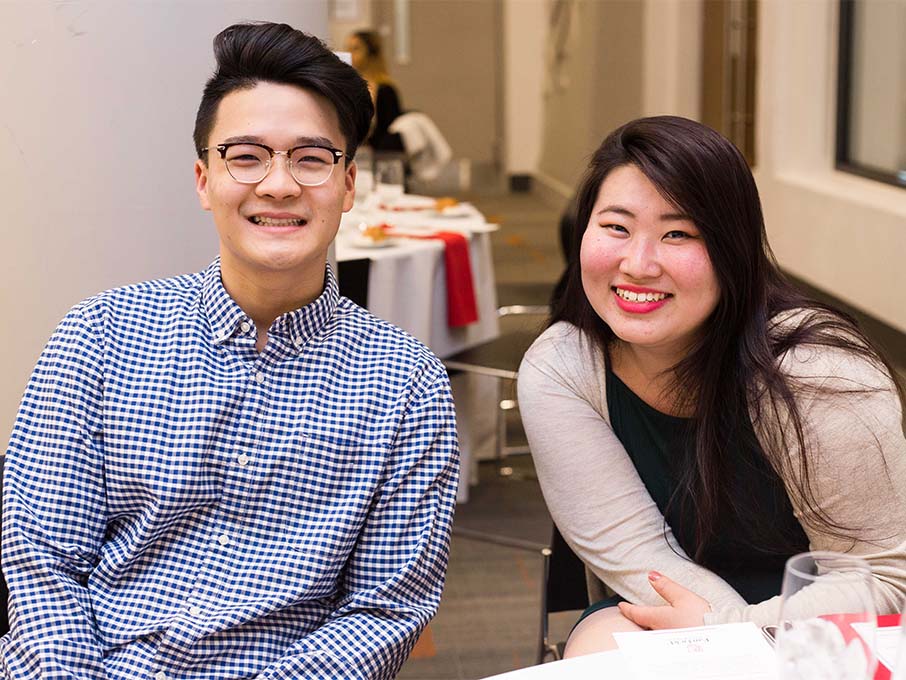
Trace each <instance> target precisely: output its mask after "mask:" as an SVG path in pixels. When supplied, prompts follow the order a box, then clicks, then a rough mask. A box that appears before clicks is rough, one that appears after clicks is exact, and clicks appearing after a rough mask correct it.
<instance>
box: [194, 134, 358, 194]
mask: <svg viewBox="0 0 906 680" xmlns="http://www.w3.org/2000/svg"><path fill="white" fill-rule="evenodd" d="M234 146H257V147H258V148H259V149H264V150H265V151H267V153H268V154H269V155H270V158H268V160H267V163H266V164H265V168H264V174H263V175H261V179H256V180H254V181H251V180H247V179H239V178H237V177H236V176H235V175H234V174H233V171H232V170H230V164H229V163H227V162H226V153H227V151H228V150H229V149H230V148H231V147H234ZM211 149H217V151H218V152H219V153H220V158H221V159H222V160H223V164H224V165H225V166H226V169H227V172H228V173H229V174H230V177H232V178H233V179H234V180H235V181H236V182H239V183H240V184H259V183H260V182H263V181H264V180H265V178H266V177H267V176H268V175H269V174H270V171H271V167H273V165H274V156H283V157H284V159H285V161H286V169H287V170H288V171H289V175H290V177H292V178H293V180H294V181H295V182H296V184H298V185H299V186H303V187H319V186H321V185H322V184H324V183H325V182H327V180H329V179H330V176H331V175H333V169H334V168H335V167H336V166H337V163H339V162H340V159H341V158H346V159H347V160H349V161H351V160H352V156H350V155H349V154H347V153H344V152H343V151H341V150H340V149H334V148H333V147H332V146H324V145H322V144H299V145H298V146H294V147H292V148H289V149H287V150H286V151H276V150H274V149H272V148H271V147H269V146H268V145H267V144H259V143H258V142H228V143H226V144H217V145H216V146H213V147H210V146H206V147H204V148H203V149H202V150H201V152H202V153H207V152H208V151H210V150H211ZM296 149H324V150H325V151H329V152H330V153H331V154H332V155H333V165H332V166H330V172H328V173H327V177H325V178H324V179H322V180H321V181H320V182H315V183H314V184H310V183H306V182H302V181H300V180H299V178H298V177H296V173H294V172H293V166H292V163H290V161H289V158H290V156H292V154H293V152H294V151H295V150H296Z"/></svg>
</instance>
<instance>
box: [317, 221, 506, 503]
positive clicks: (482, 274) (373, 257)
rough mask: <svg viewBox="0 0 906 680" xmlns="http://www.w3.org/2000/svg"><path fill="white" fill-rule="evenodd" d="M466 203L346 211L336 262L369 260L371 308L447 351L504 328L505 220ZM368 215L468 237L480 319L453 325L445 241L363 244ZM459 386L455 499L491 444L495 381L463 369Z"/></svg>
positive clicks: (462, 497)
mask: <svg viewBox="0 0 906 680" xmlns="http://www.w3.org/2000/svg"><path fill="white" fill-rule="evenodd" d="M461 205H463V206H465V209H463V210H462V212H463V213H464V214H463V215H461V216H458V217H440V216H434V215H432V214H430V213H429V212H428V211H407V212H402V211H401V212H392V211H377V210H369V211H363V210H357V209H354V210H352V211H350V212H348V213H345V214H344V216H343V219H342V221H341V223H340V233H339V234H338V236H337V240H336V250H335V253H336V259H337V262H346V261H349V260H358V259H366V258H367V259H369V260H370V264H369V272H368V310H369V311H370V312H371V313H372V314H374V315H375V316H377V317H380V318H382V319H384V320H386V321H389V322H390V323H392V324H394V325H396V326H399V327H400V328H402V329H403V330H405V331H406V332H408V333H410V334H411V335H413V336H414V337H416V338H418V339H419V340H421V341H422V342H423V343H425V344H426V345H427V346H428V347H429V348H430V349H431V351H433V352H434V353H435V354H436V355H437V356H439V357H441V358H444V357H448V356H451V355H453V354H455V353H457V352H459V351H462V350H464V349H467V348H469V347H473V346H475V345H478V344H481V343H482V342H486V341H488V340H492V339H494V338H495V337H497V336H498V335H499V333H500V326H499V322H498V318H497V289H496V283H495V280H494V262H493V258H492V253H491V236H490V235H491V233H492V232H494V231H496V230H497V229H498V228H499V227H498V226H497V225H495V224H488V223H487V222H485V219H484V216H483V215H482V214H481V213H480V212H479V211H478V210H476V209H475V208H474V207H472V206H469V205H468V204H461ZM362 222H364V223H365V224H366V225H376V224H380V223H385V222H386V223H388V224H391V225H393V227H394V228H395V229H396V230H398V231H401V232H411V233H414V234H429V233H431V232H432V231H454V232H459V233H462V234H463V235H464V236H465V237H466V238H468V239H469V255H470V263H471V265H472V278H473V284H474V290H475V301H476V304H477V306H478V321H476V322H475V323H472V324H469V325H468V326H463V327H460V328H450V327H449V326H448V325H447V300H446V288H447V286H446V280H445V267H444V244H443V242H442V241H439V240H422V239H410V238H395V239H394V241H393V245H390V246H382V247H370V248H363V247H357V245H356V244H357V242H358V240H357V238H356V237H357V235H358V233H359V229H358V226H359V224H360V223H362ZM340 276H341V277H342V274H341V275H340ZM453 390H454V397H455V398H456V401H457V413H458V416H459V422H458V429H459V443H460V451H461V459H462V466H461V469H462V472H461V478H460V485H459V493H458V495H457V500H458V501H459V502H465V501H466V500H467V499H468V489H469V484H470V483H474V482H475V481H476V480H475V477H476V474H475V472H476V468H475V466H474V464H473V461H475V460H477V456H478V455H480V454H484V453H485V452H487V451H491V450H493V441H494V437H495V436H496V421H495V419H494V400H495V399H496V391H495V389H494V382H493V380H488V379H482V378H480V377H478V376H465V375H462V376H456V378H455V379H454V380H453ZM467 412H468V415H467V416H466V413H467ZM476 415H477V416H478V417H475V416H476Z"/></svg>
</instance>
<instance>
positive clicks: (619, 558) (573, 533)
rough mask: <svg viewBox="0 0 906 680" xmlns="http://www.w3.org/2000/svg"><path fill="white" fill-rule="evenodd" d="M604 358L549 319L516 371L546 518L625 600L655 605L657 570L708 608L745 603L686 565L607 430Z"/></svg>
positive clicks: (564, 326) (699, 568) (711, 575)
mask: <svg viewBox="0 0 906 680" xmlns="http://www.w3.org/2000/svg"><path fill="white" fill-rule="evenodd" d="M604 370H605V366H604V360H603V357H602V356H600V352H598V351H597V350H595V349H594V348H593V346H592V345H591V343H590V342H587V341H585V340H584V339H583V338H582V336H581V334H580V332H579V331H578V330H577V329H575V327H573V326H570V325H568V324H557V325H555V326H552V327H551V328H550V329H548V331H546V332H545V333H544V334H543V335H542V336H541V337H540V338H539V339H538V340H537V341H536V342H535V344H534V345H533V346H532V347H531V348H530V349H529V351H528V353H527V354H526V357H525V359H524V360H523V362H522V365H521V366H520V368H519V382H518V390H519V410H520V413H521V415H522V420H523V423H524V425H525V431H526V435H527V437H528V440H529V446H530V447H531V449H532V456H533V459H534V461H535V469H536V471H537V473H538V480H539V481H540V483H541V490H542V492H543V493H544V499H545V501H546V503H547V506H548V509H549V510H550V513H551V517H552V518H553V520H554V522H555V523H556V525H557V527H559V529H560V532H561V533H562V534H563V537H564V538H565V539H566V542H567V543H568V544H569V545H570V547H571V548H572V549H573V551H575V553H576V555H578V556H579V558H580V559H581V560H582V561H583V562H584V563H585V565H586V566H587V567H588V568H589V569H590V570H591V571H592V572H593V573H594V575H595V576H596V577H597V578H598V579H600V580H601V581H603V582H604V583H605V584H606V585H607V586H608V587H609V588H611V589H613V590H614V591H615V592H616V593H617V594H619V595H621V596H622V597H624V598H625V599H626V600H628V601H629V602H633V603H637V604H646V605H657V604H664V602H663V601H662V600H661V599H660V597H659V596H658V594H657V593H656V592H655V591H654V590H653V589H652V588H651V585H650V584H649V582H648V577H647V575H648V572H649V571H651V570H657V571H660V572H661V573H662V574H664V575H666V576H669V577H670V578H672V579H673V580H675V581H677V582H678V583H680V584H682V585H684V586H685V587H687V588H690V589H691V590H693V591H694V592H696V593H697V594H698V595H700V596H701V597H703V598H705V599H706V600H707V601H708V602H709V604H710V605H711V607H712V608H713V609H722V608H724V607H731V606H739V605H742V604H744V603H745V600H744V599H743V598H742V597H741V596H740V595H739V594H738V593H737V592H736V591H735V590H734V589H733V588H732V587H731V586H730V585H729V584H727V582H726V581H724V580H723V579H722V578H720V577H719V576H717V575H716V574H714V573H713V572H711V571H709V570H708V569H706V568H704V567H702V566H699V565H697V564H695V563H694V562H692V561H691V560H690V559H689V558H688V557H687V556H686V555H685V553H684V552H683V549H682V548H681V547H680V546H679V543H678V542H677V541H676V539H675V537H674V536H673V532H672V531H671V530H670V528H669V527H668V526H666V525H665V523H664V518H663V515H662V514H661V512H660V511H659V510H658V508H657V505H656V504H655V503H654V500H653V499H652V498H651V496H650V494H649V493H648V491H647V489H646V488H645V485H644V484H643V482H642V480H641V479H640V477H639V475H638V473H637V472H636V469H635V467H634V466H633V464H632V461H631V460H630V459H629V456H628V454H627V453H626V450H625V449H624V448H623V445H622V444H621V443H620V441H619V439H617V437H616V435H615V434H614V432H613V429H612V428H611V426H610V421H609V418H608V414H607V400H606V395H605V392H604Z"/></svg>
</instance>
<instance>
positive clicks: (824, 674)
mask: <svg viewBox="0 0 906 680" xmlns="http://www.w3.org/2000/svg"><path fill="white" fill-rule="evenodd" d="M781 597H782V603H781V609H780V619H779V622H778V627H777V659H778V663H779V671H780V673H779V676H780V678H781V680H871V678H872V677H873V676H874V671H875V666H876V665H877V659H876V657H875V651H874V633H875V628H876V626H877V617H876V615H875V604H874V596H873V592H872V577H871V568H870V567H869V566H868V563H867V562H865V560H862V559H860V558H858V557H852V556H850V555H844V554H841V553H833V552H808V553H802V554H800V555H794V556H793V557H791V558H790V559H789V560H787V563H786V567H785V568H784V572H783V589H782V591H781ZM822 606H823V607H824V608H825V611H821V612H820V613H816V607H822Z"/></svg>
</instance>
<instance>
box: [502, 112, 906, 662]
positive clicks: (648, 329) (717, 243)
mask: <svg viewBox="0 0 906 680" xmlns="http://www.w3.org/2000/svg"><path fill="white" fill-rule="evenodd" d="M572 242H573V243H574V244H575V245H574V252H573V253H572V254H571V257H570V261H571V264H570V265H569V269H568V272H567V275H566V281H565V288H564V293H563V295H561V296H560V297H559V298H558V301H557V302H556V303H555V307H554V309H553V314H552V323H551V326H550V327H549V328H548V329H547V330H546V331H545V332H544V334H542V336H541V337H540V338H539V339H538V340H537V341H536V342H535V343H534V345H533V346H532V347H531V349H530V350H529V351H528V353H527V354H526V356H525V359H524V361H523V363H522V366H521V368H520V371H519V402H520V409H521V412H522V416H523V420H524V422H525V428H526V432H527V434H528V437H529V443H530V445H531V448H532V452H533V454H534V457H535V462H536V467H537V471H538V476H539V479H540V481H541V487H542V490H543V492H544V496H545V499H546V501H547V504H548V506H549V508H550V511H551V515H552V517H553V519H554V521H555V522H556V524H557V525H558V527H559V528H560V530H561V532H562V533H563V535H564V537H565V538H566V540H567V542H568V543H569V544H570V545H571V547H572V548H573V550H575V552H576V553H577V554H578V555H579V557H581V558H582V560H583V561H584V562H585V564H586V565H587V567H588V568H589V569H590V571H591V572H593V574H594V575H595V576H597V577H598V578H599V579H600V580H601V581H603V583H604V584H606V586H608V587H609V588H610V589H611V590H612V591H613V592H615V593H616V594H617V597H612V598H609V599H606V598H604V593H603V592H602V593H598V597H596V598H595V599H598V598H600V600H599V601H598V602H596V603H595V604H594V605H593V606H592V607H590V608H589V610H588V611H587V612H586V615H584V617H583V618H582V619H581V620H580V623H579V624H578V625H577V626H576V628H575V629H574V630H573V633H572V634H571V636H570V638H569V641H568V644H567V650H566V653H567V655H568V656H576V655H578V654H584V653H589V652H592V651H599V650H601V649H606V648H609V647H610V646H612V645H613V641H612V638H611V637H610V633H612V632H614V631H616V630H638V629H639V628H640V627H641V628H654V629H657V628H676V627H684V626H693V625H702V624H703V623H704V624H707V623H717V622H729V621H740V620H750V621H754V622H756V623H758V624H766V623H776V617H777V613H778V607H779V601H778V598H777V597H776V596H777V595H778V594H779V592H780V586H781V577H782V573H783V564H784V562H785V560H786V558H787V557H789V556H790V555H792V554H795V553H797V552H802V551H804V550H809V549H814V550H836V551H840V552H848V553H850V554H853V555H858V556H860V557H863V558H864V559H866V560H867V561H868V562H869V563H870V564H871V566H872V571H873V574H874V575H875V577H876V584H875V585H876V586H877V588H876V596H877V598H878V609H879V613H884V612H891V611H895V608H896V607H897V605H898V601H899V598H900V597H901V596H902V592H903V591H904V590H906V544H904V541H906V439H904V436H903V429H902V403H903V390H902V387H901V386H899V385H898V384H897V382H896V381H895V379H894V378H892V376H893V375H894V374H893V371H892V370H891V368H890V366H889V365H888V364H887V363H886V362H885V361H884V359H882V358H881V356H880V355H879V353H878V352H877V351H876V350H875V349H874V348H873V347H872V346H871V344H870V343H869V341H868V340H867V339H866V338H865V337H864V336H863V335H862V333H861V332H860V331H859V330H858V328H857V327H856V325H855V323H854V322H853V321H852V320H850V319H849V318H848V317H846V316H844V315H843V314H841V313H839V312H836V311H834V310H832V309H829V308H827V307H825V306H823V305H820V304H818V303H816V302H813V301H811V300H807V299H805V298H804V297H802V296H801V295H800V294H799V293H798V292H797V291H796V290H795V289H794V288H792V287H791V286H790V284H789V283H787V282H786V281H785V280H784V279H783V276H782V275H781V273H780V271H779V270H778V267H777V264H776V262H775V261H774V258H773V256H772V254H771V251H770V248H769V246H768V244H767V241H766V236H765V229H764V223H763V219H762V213H761V205H760V202H759V198H758V192H757V189H756V187H755V183H754V180H753V178H752V175H751V172H750V171H749V169H748V167H747V165H746V162H745V160H744V159H743V157H742V156H741V154H740V153H739V152H738V151H737V150H736V148H735V147H734V146H733V145H732V144H731V143H730V142H728V141H727V140H725V139H724V138H723V137H721V136H720V135H719V134H717V133H716V132H714V131H713V130H711V129H709V128H707V127H705V126H703V125H700V124H698V123H695V122H693V121H690V120H686V119H683V118H676V117H657V118H646V119H641V120H636V121H633V122H631V123H628V124H627V125H624V126H623V127H621V128H619V129H617V130H616V131H614V132H613V133H612V134H611V135H609V136H608V137H607V138H606V139H605V140H604V142H603V144H602V145H601V147H600V148H599V149H598V150H597V152H596V153H595V155H594V156H593V158H592V160H591V163H590V166H589V169H588V172H587V174H586V176H585V179H584V182H583V184H582V187H581V189H580V193H579V201H578V217H577V221H576V235H575V238H574V239H572ZM845 600H846V596H845V594H844V593H842V592H835V591H830V592H829V591H827V589H825V590H823V591H822V592H820V593H815V592H813V593H811V594H810V596H807V597H804V598H801V599H800V606H801V607H802V609H803V611H802V613H803V614H809V613H820V612H821V611H834V610H836V611H843V610H844V608H845V606H846V601H845ZM593 601H594V600H593ZM612 605H617V606H612Z"/></svg>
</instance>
